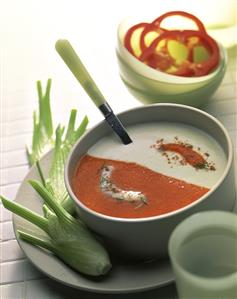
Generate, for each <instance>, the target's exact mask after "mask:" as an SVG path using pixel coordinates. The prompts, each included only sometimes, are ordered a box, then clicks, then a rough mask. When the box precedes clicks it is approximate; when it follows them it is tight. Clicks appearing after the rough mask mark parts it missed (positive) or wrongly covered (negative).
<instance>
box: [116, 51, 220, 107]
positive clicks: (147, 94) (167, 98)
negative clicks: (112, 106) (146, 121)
mask: <svg viewBox="0 0 237 299" xmlns="http://www.w3.org/2000/svg"><path fill="white" fill-rule="evenodd" d="M117 57H118V63H119V67H120V76H121V79H122V81H123V82H124V84H125V86H126V87H127V89H128V90H129V92H130V93H131V94H132V95H133V96H134V97H135V98H137V99H138V100H139V101H141V102H142V103H143V104H154V103H177V104H184V105H189V106H193V107H201V106H203V105H205V104H206V103H207V101H208V100H209V99H210V97H211V96H212V95H213V93H214V92H215V91H216V89H217V88H218V87H219V85H220V83H221V81H222V79H223V77H224V75H225V71H226V63H223V65H222V67H221V69H220V72H219V73H218V74H217V75H216V76H215V78H214V79H213V80H211V81H209V82H208V83H206V84H205V85H202V86H201V87H198V88H195V89H193V90H191V91H186V92H183V93H181V92H177V93H173V90H172V91H170V93H169V92H167V91H166V92H161V91H160V90H159V89H157V88H156V86H155V85H156V82H153V81H152V80H148V79H147V78H144V77H142V76H141V75H139V74H137V73H136V72H134V71H133V70H132V69H131V68H129V67H128V66H127V65H126V63H125V62H124V61H123V60H122V59H121V58H120V57H119V55H118V56H117ZM144 79H145V80H144ZM169 85H170V84H169ZM167 89H168V91H169V90H170V89H172V87H171V86H169V87H168V86H167ZM173 89H176V88H175V87H173Z"/></svg>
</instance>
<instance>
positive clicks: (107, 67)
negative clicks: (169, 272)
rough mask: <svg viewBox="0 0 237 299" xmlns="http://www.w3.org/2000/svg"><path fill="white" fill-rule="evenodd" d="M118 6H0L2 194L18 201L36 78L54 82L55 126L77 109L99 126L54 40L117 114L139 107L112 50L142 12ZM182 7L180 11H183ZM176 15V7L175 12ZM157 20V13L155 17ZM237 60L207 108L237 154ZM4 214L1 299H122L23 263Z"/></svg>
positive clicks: (159, 294) (232, 56) (161, 294)
mask: <svg viewBox="0 0 237 299" xmlns="http://www.w3.org/2000/svg"><path fill="white" fill-rule="evenodd" d="M200 1H201V0H200ZM200 1H199V2H200ZM118 2H119V4H118ZM118 2H113V1H108V0H103V1H95V0H94V1H92V0H90V1H89V0H88V1H87V2H86V3H85V2H82V1H81V2H80V1H58V2H56V1H48V2H47V1H39V2H38V1H35V2H34V1H25V0H22V1H11V0H10V1H4V3H3V1H2V3H1V2H0V4H1V6H2V7H1V9H0V14H1V15H0V20H1V22H3V24H0V28H1V29H0V30H1V31H0V34H1V44H2V45H3V47H2V46H1V49H0V50H1V73H0V75H1V81H0V82H1V91H0V92H1V103H0V104H1V106H0V108H1V110H0V113H1V115H0V117H1V119H0V153H1V154H0V194H2V195H4V196H6V197H7V198H9V199H12V200H14V197H15V195H16V192H17V189H18V187H19V185H20V183H21V181H22V179H23V178H24V176H25V175H26V173H27V171H28V166H27V160H26V156H25V144H30V140H31V132H32V111H33V109H35V108H36V107H37V94H36V88H35V81H36V80H38V79H41V80H43V81H44V82H46V79H47V78H48V77H49V76H50V77H51V78H52V79H53V85H52V97H51V98H52V110H53V111H54V118H55V123H57V122H58V121H62V122H64V123H65V122H66V119H67V117H68V115H69V113H68V112H69V110H70V109H71V108H73V107H76V108H77V109H78V112H79V115H80V118H82V117H83V116H84V114H88V116H89V119H90V126H92V125H93V124H95V123H97V122H98V121H99V120H101V116H100V114H99V113H98V112H97V110H96V108H95V107H94V106H93V104H92V103H91V102H90V101H89V100H88V98H87V96H86V95H85V93H84V92H83V90H82V89H81V87H79V86H78V85H77V84H76V81H75V80H74V79H73V78H72V76H71V74H70V73H69V72H68V71H67V70H66V67H65V66H64V65H63V63H62V62H61V61H60V59H59V58H58V56H57V54H56V53H55V51H54V42H55V41H56V39H57V38H60V37H68V38H70V39H71V41H72V42H73V43H74V45H75V47H76V48H77V49H78V51H79V53H81V57H82V59H83V61H84V62H85V64H86V65H87V66H88V69H89V70H90V71H91V74H92V75H93V77H94V78H95V81H96V82H97V83H98V85H99V86H100V87H101V89H102V90H103V92H104V94H105V95H106V96H107V97H108V99H109V102H110V104H111V106H112V107H114V110H115V111H116V112H119V111H122V110H124V109H127V108H130V107H134V106H137V105H140V104H139V103H138V102H137V101H136V100H135V99H134V98H132V96H131V95H130V94H129V93H128V91H127V90H126V89H125V87H124V86H123V84H122V82H121V80H120V78H119V74H118V69H117V63H116V58H115V52H114V47H115V42H116V27H117V24H118V23H119V21H120V20H121V19H122V18H123V17H124V16H126V15H129V14H134V9H135V11H136V13H139V14H140V13H141V11H142V10H143V8H142V6H139V5H138V3H137V1H136V2H134V1H126V2H125V1H118ZM162 2H163V1H150V4H151V6H152V5H153V6H154V5H155V6H156V7H157V9H158V8H159V9H158V11H159V12H158V14H160V11H162V10H164V9H167V8H166V7H163V6H162ZM189 2H190V1H189ZM220 2H221V1H220ZM82 3H83V4H82ZM132 3H133V4H132ZM167 3H168V4H167V5H168V6H170V5H171V2H170V1H167ZM180 3H181V4H182V5H186V6H184V7H185V8H186V9H187V10H189V11H192V10H194V11H195V9H196V11H195V12H197V11H198V8H195V7H193V6H190V4H189V3H188V2H187V1H181V2H180ZM2 4H3V5H2ZM181 4H180V5H181ZM134 5H136V8H134ZM176 5H177V4H176ZM182 5H181V6H178V7H177V8H178V9H180V8H181V9H182V8H183V7H182ZM188 5H189V6H188ZM199 5H200V4H199ZM2 8H4V9H2ZM125 8H127V10H125ZM172 9H176V7H173V6H172ZM125 11H126V12H125ZM198 12H199V11H198ZM201 13H203V14H204V12H203V11H200V14H201ZM156 15H157V13H155V14H154V15H153V16H154V17H155V16H156ZM204 16H205V14H204ZM2 25H3V26H2ZM236 62H237V57H236V48H235V49H232V50H231V51H229V63H228V70H227V73H226V76H225V78H224V80H223V83H222V85H221V86H220V88H219V89H218V91H217V92H216V93H215V95H214V96H213V98H212V100H211V101H210V102H209V103H208V104H207V105H206V106H205V107H204V109H205V110H206V111H208V112H209V113H211V114H213V115H214V116H216V117H217V118H218V119H219V120H220V121H222V122H223V124H224V125H225V126H226V128H227V130H228V131H229V133H230V135H231V137H232V140H233V142H234V143H235V148H236V139H237V137H236V135H237V131H236V130H237V126H236V122H237V118H236V117H237V79H236V75H237V73H236ZM0 212H1V214H0V217H1V218H0V221H1V222H0V225H1V229H0V233H1V244H0V262H1V271H0V275H1V293H0V298H2V299H18V298H19V299H20V298H29V299H38V298H39V299H44V298H69V297H71V298H79V297H80V298H106V297H107V298H119V295H113V296H112V295H98V294H97V295H93V294H90V293H85V292H81V291H78V290H72V289H69V288H67V287H64V286H61V285H59V284H58V283H56V282H53V281H51V280H49V279H47V278H45V276H44V275H43V274H42V273H40V272H39V271H38V270H36V269H35V268H34V266H32V265H31V264H30V262H29V261H28V260H27V259H25V257H24V253H23V252H22V251H21V249H20V248H19V246H18V244H17V242H16V240H15V236H14V232H13V228H12V222H11V214H10V213H9V212H8V211H6V210H5V209H3V207H2V204H0ZM175 294H176V293H175V288H174V286H173V285H172V286H169V287H166V288H162V289H160V290H154V291H150V292H147V293H145V294H141V295H138V294H137V295H126V296H125V295H124V297H127V298H131V299H132V298H136V299H139V298H175V297H176V295H175Z"/></svg>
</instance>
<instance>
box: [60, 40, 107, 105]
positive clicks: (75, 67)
mask: <svg viewBox="0 0 237 299" xmlns="http://www.w3.org/2000/svg"><path fill="white" fill-rule="evenodd" d="M55 48H56V50H57V52H58V53H59V55H60V56H61V57H62V59H63V60H64V62H65V63H66V65H67V66H68V67H69V69H70V70H71V72H72V73H73V75H74V76H75V77H76V79H77V80H78V81H79V82H80V84H81V86H82V87H83V88H84V90H85V91H86V92H87V94H88V95H89V97H90V98H91V99H92V100H93V102H94V103H95V105H96V106H97V107H99V106H101V105H102V104H104V103H105V101H106V100H105V98H104V96H103V95H102V93H101V92H100V90H99V88H98V87H97V85H96V84H95V82H94V81H93V79H92V78H91V76H90V74H89V73H88V71H87V69H86V68H85V66H84V65H83V63H82V62H81V60H80V58H79V57H78V55H77V53H76V52H75V51H74V49H73V47H72V46H71V44H70V43H69V41H68V40H65V39H60V40H58V41H57V42H56V44H55Z"/></svg>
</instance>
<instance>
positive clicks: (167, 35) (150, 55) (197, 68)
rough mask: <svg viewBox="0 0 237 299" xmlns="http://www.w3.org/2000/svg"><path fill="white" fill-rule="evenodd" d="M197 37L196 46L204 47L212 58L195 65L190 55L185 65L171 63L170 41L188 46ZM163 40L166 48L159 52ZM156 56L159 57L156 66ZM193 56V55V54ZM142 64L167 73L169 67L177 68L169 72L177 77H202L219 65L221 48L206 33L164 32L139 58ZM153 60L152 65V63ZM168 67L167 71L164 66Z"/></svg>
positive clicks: (194, 31) (191, 31)
mask: <svg viewBox="0 0 237 299" xmlns="http://www.w3.org/2000/svg"><path fill="white" fill-rule="evenodd" d="M193 37H196V38H198V39H197V42H196V43H194V45H195V44H197V43H198V44H201V45H203V46H204V47H205V48H206V49H207V51H208V52H209V54H210V57H209V59H208V60H205V61H202V62H199V63H195V62H193V59H192V57H190V54H189V55H188V58H187V60H185V61H184V62H183V63H181V64H180V65H178V64H177V63H176V62H175V61H174V60H173V62H171V59H170V58H169V57H170V55H169V52H168V47H167V43H168V41H170V40H176V41H178V42H181V43H183V44H184V45H186V46H187V45H188V41H189V39H191V38H193ZM163 40H166V41H167V42H166V46H165V47H162V51H160V50H159V51H157V47H158V45H159V43H160V42H161V41H163ZM192 50H193V47H190V48H189V51H192ZM161 55H162V57H163V60H164V61H162V63H161V62H160V59H159V58H160V56H161ZM154 56H157V58H156V62H157V64H156V65H155V63H154V61H155V58H154ZM191 56H192V53H191ZM139 59H140V60H141V61H142V62H146V63H147V64H148V65H149V66H151V67H153V68H156V69H159V70H161V71H167V69H168V67H170V66H172V65H173V66H175V67H176V69H177V70H176V71H173V72H169V73H170V74H173V75H177V76H202V75H206V74H208V73H209V72H210V71H211V70H212V69H213V68H214V67H216V66H217V65H218V63H219V48H218V45H217V44H216V42H215V41H214V40H213V39H212V38H211V37H210V36H208V35H207V34H206V33H203V32H200V31H196V30H183V31H180V30H173V31H167V32H164V33H163V34H162V35H160V36H159V37H157V38H156V39H155V40H154V41H153V42H152V43H151V45H150V46H149V47H148V48H147V49H146V50H145V51H144V52H143V53H142V55H141V56H140V58H139ZM150 60H152V63H151V62H150ZM165 63H166V65H167V66H168V67H167V68H166V69H165V68H164V65H165Z"/></svg>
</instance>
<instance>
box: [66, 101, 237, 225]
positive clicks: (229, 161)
mask: <svg viewBox="0 0 237 299" xmlns="http://www.w3.org/2000/svg"><path fill="white" fill-rule="evenodd" d="M160 106H166V107H173V108H175V107H177V108H182V109H186V110H189V111H190V110H191V111H194V112H196V113H199V114H202V115H203V116H204V117H207V118H209V119H210V120H211V121H212V122H214V123H215V125H216V126H218V127H219V128H220V129H221V130H222V132H223V133H224V136H225V139H226V141H227V152H228V157H227V163H226V167H225V169H224V171H223V174H222V175H221V177H220V178H219V180H218V181H217V182H216V183H215V184H214V185H213V186H212V187H211V188H210V190H209V191H208V192H207V193H205V194H204V195H203V196H201V197H200V198H199V199H197V200H195V201H194V202H192V203H190V204H188V205H186V206H184V207H182V208H180V209H177V210H174V211H171V212H168V213H165V214H161V215H157V216H151V217H142V218H121V217H113V216H109V215H105V214H102V213H99V212H96V211H94V210H92V209H90V208H88V207H87V206H86V205H85V204H83V203H82V202H81V201H80V199H79V198H77V196H76V195H75V194H74V192H73V190H72V188H71V184H70V179H69V164H70V161H71V157H72V154H73V153H74V151H75V150H76V149H77V146H78V144H79V143H81V142H83V140H84V139H85V138H86V137H87V136H88V135H89V134H90V133H91V132H92V131H93V130H94V129H95V128H97V127H99V126H101V125H103V124H104V123H105V120H103V121H101V122H99V123H98V124H96V125H95V126H93V127H92V128H91V129H90V130H88V131H87V132H86V133H85V134H84V135H83V136H82V137H81V138H80V139H79V140H78V141H77V142H76V143H75V144H74V146H73V147H72V149H71V151H70V153H69V155H68V158H67V161H66V164H65V170H64V182H65V186H66V189H67V191H68V193H69V195H70V196H71V198H72V199H73V201H74V202H75V203H76V205H78V206H79V207H80V208H82V209H83V210H85V211H86V212H87V213H89V214H92V215H93V216H95V217H97V218H100V219H102V220H105V221H112V222H118V223H120V222H123V223H137V222H138V223H141V222H150V221H157V220H161V219H167V218H170V217H172V216H177V215H179V214H181V213H183V212H185V211H187V210H189V209H190V208H193V207H195V206H196V205H198V204H199V203H201V202H203V201H204V200H205V199H206V198H207V197H208V196H210V194H212V193H214V192H215V191H216V190H217V189H218V187H219V186H220V185H221V183H222V182H223V181H224V180H225V178H226V176H227V174H228V172H229V170H230V168H231V166H232V162H233V146H232V142H231V139H230V136H229V134H228V132H227V130H226V128H225V127H224V125H223V124H222V123H221V122H220V121H219V120H218V119H216V118H215V117H214V116H212V115H210V114H209V113H207V112H205V111H202V110H200V109H197V108H194V107H191V106H187V105H182V104H174V103H157V104H151V105H143V106H139V107H134V108H131V109H127V110H125V111H123V112H121V113H119V114H117V116H118V117H120V116H122V115H123V114H127V113H136V111H138V110H143V109H147V108H148V109H149V108H151V107H153V108H157V109H158V108H159V107H160ZM78 161H79V160H78Z"/></svg>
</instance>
